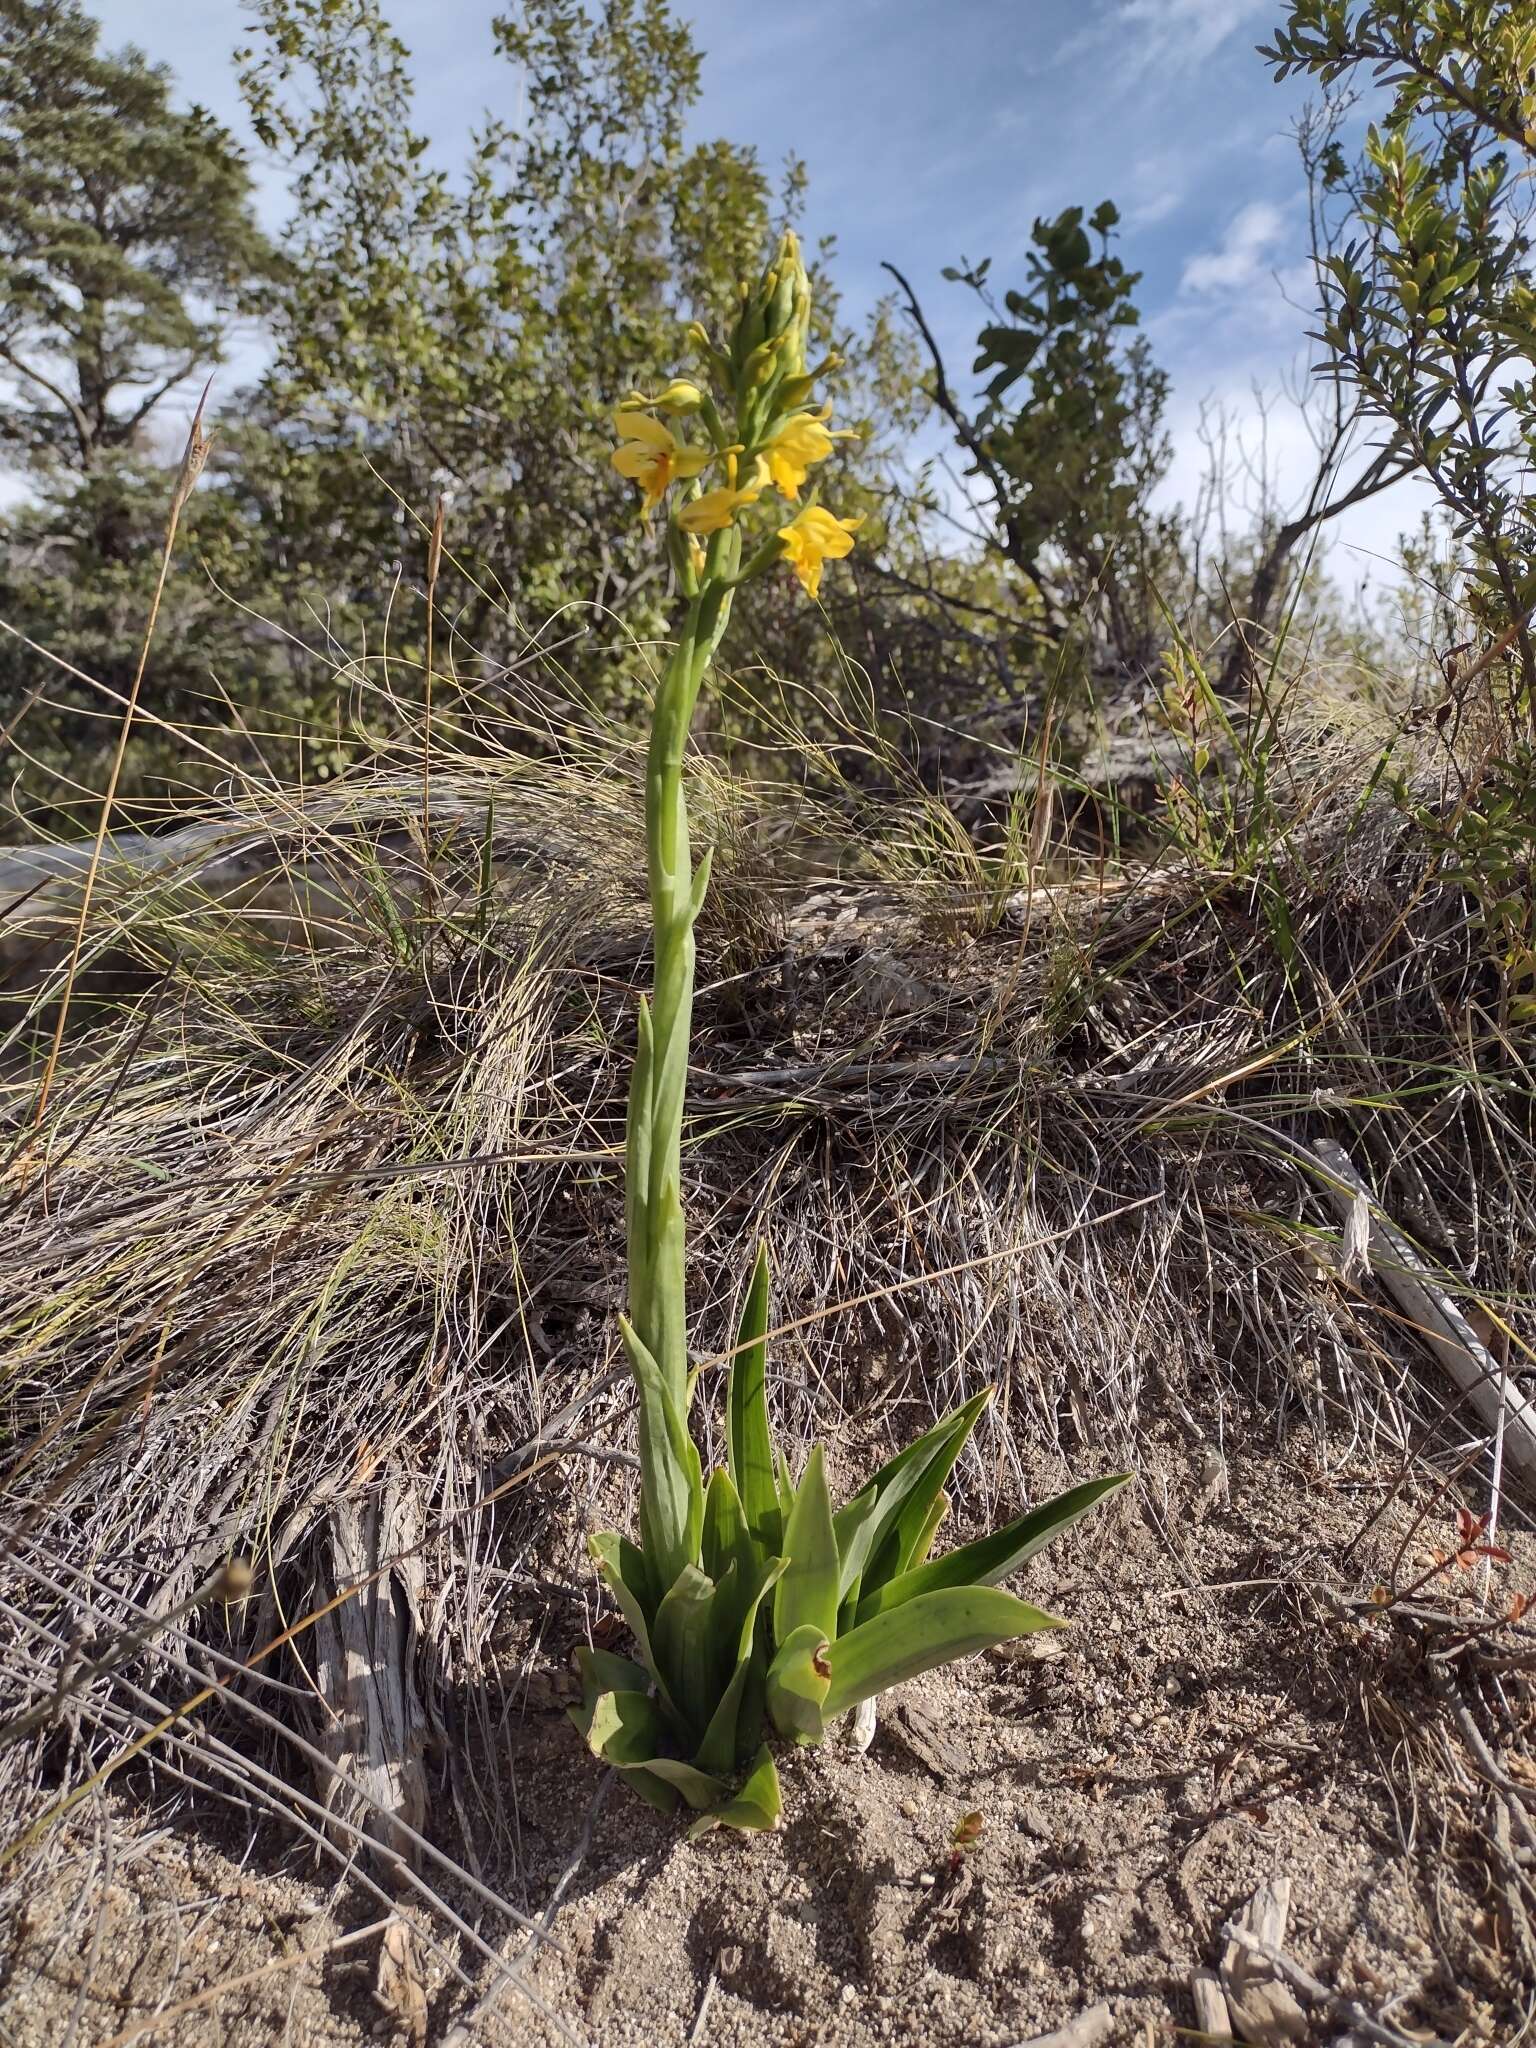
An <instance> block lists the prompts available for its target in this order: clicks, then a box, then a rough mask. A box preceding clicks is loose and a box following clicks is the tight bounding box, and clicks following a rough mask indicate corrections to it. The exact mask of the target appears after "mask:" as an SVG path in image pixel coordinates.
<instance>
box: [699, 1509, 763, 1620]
mask: <svg viewBox="0 0 1536 2048" xmlns="http://www.w3.org/2000/svg"><path fill="white" fill-rule="evenodd" d="M702 1558H703V1565H704V1569H705V1571H706V1572H707V1573H708V1574H709V1576H710V1578H712V1579H714V1580H716V1581H717V1582H718V1581H719V1580H721V1579H723V1578H724V1577H725V1574H726V1572H727V1570H728V1569H729V1568H730V1566H732V1565H735V1567H736V1581H735V1585H736V1594H737V1602H736V1604H737V1607H738V1609H740V1608H741V1607H742V1606H743V1605H744V1604H745V1602H746V1601H747V1600H749V1599H750V1598H751V1595H752V1588H753V1587H754V1586H755V1585H756V1584H757V1581H758V1579H759V1578H760V1577H761V1576H762V1570H763V1565H764V1564H765V1562H766V1559H764V1558H761V1557H759V1556H758V1554H757V1545H756V1544H755V1543H754V1542H753V1540H752V1532H751V1531H750V1529H748V1527H747V1520H746V1516H745V1515H744V1514H743V1513H742V1509H741V1500H740V1498H739V1496H738V1495H737V1492H736V1487H735V1483H734V1482H733V1480H732V1478H731V1475H730V1473H729V1472H726V1471H723V1470H721V1471H715V1472H712V1473H711V1474H710V1476H709V1485H708V1487H707V1489H706V1490H705V1494H704V1535H703V1540H702ZM740 1619H741V1617H740V1613H739V1612H738V1613H737V1614H736V1615H735V1616H734V1617H733V1619H732V1622H731V1625H730V1628H729V1630H728V1631H727V1632H728V1633H729V1634H734V1633H735V1629H736V1627H737V1626H738V1625H739V1622H740Z"/></svg>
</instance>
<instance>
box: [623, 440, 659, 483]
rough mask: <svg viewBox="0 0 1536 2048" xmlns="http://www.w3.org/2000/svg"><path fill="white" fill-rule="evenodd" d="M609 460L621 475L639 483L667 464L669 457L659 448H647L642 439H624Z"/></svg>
mask: <svg viewBox="0 0 1536 2048" xmlns="http://www.w3.org/2000/svg"><path fill="white" fill-rule="evenodd" d="M608 460H609V461H610V462H611V463H612V464H613V466H614V468H615V469H616V470H617V471H618V472H619V475H620V476H627V477H630V478H632V479H633V481H634V482H636V483H639V482H641V481H642V480H643V479H646V478H649V477H650V476H651V475H652V473H653V472H654V471H655V470H656V469H657V468H658V467H661V466H665V465H666V461H667V458H666V456H665V455H663V454H662V453H661V452H660V451H659V450H658V449H655V448H647V447H646V446H645V444H644V442H642V441H624V442H621V443H620V445H619V446H618V447H617V448H615V449H614V451H613V453H612V454H611V455H610V456H609V458H608Z"/></svg>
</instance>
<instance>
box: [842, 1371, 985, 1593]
mask: <svg viewBox="0 0 1536 2048" xmlns="http://www.w3.org/2000/svg"><path fill="white" fill-rule="evenodd" d="M991 1399H992V1389H991V1388H990V1387H984V1388H983V1389H982V1391H981V1392H980V1393H979V1394H973V1395H972V1397H971V1399H970V1400H969V1401H967V1402H965V1403H964V1404H963V1405H962V1406H961V1407H959V1408H956V1409H954V1410H953V1411H952V1412H951V1413H950V1414H948V1415H946V1416H944V1417H943V1419H942V1420H941V1421H939V1422H936V1423H935V1424H934V1425H933V1427H932V1429H929V1430H925V1431H924V1433H923V1434H922V1435H921V1436H920V1437H919V1438H918V1439H917V1441H916V1442H915V1443H911V1444H908V1446H907V1448H906V1449H905V1450H904V1451H898V1452H897V1454H896V1456H895V1457H894V1458H891V1459H890V1460H889V1461H888V1462H887V1463H886V1464H884V1465H882V1466H881V1468H880V1470H879V1471H878V1472H877V1473H876V1474H875V1476H874V1478H873V1479H872V1480H870V1482H869V1484H868V1485H867V1486H866V1487H864V1488H863V1489H862V1491H861V1492H860V1493H858V1494H857V1495H856V1496H855V1498H854V1499H853V1500H851V1501H850V1502H849V1503H848V1505H847V1507H845V1508H843V1509H842V1510H841V1512H840V1513H839V1514H838V1516H837V1521H836V1526H837V1533H838V1548H839V1551H840V1553H841V1556H842V1572H843V1591H844V1592H845V1593H846V1592H847V1591H848V1589H849V1588H850V1587H851V1586H852V1584H853V1583H854V1581H855V1580H856V1579H857V1580H860V1581H861V1582H862V1583H863V1585H864V1586H865V1588H873V1587H875V1586H878V1585H881V1584H883V1582H884V1581H885V1580H886V1579H887V1578H890V1577H891V1576H893V1575H894V1573H895V1572H896V1571H897V1570H899V1569H901V1564H900V1560H901V1558H902V1555H903V1553H904V1552H905V1551H906V1549H908V1548H909V1547H910V1546H911V1545H912V1544H914V1543H915V1542H916V1541H917V1538H918V1536H919V1534H920V1532H921V1530H922V1528H923V1527H924V1525H925V1524H926V1522H927V1519H928V1516H929V1514H930V1513H931V1511H932V1508H933V1503H934V1500H935V1498H936V1497H937V1495H938V1494H939V1493H940V1492H941V1491H942V1489H943V1485H944V1482H945V1480H946V1479H947V1478H948V1477H949V1475H950V1473H951V1471H952V1470H953V1469H954V1463H955V1460H956V1458H958V1457H959V1455H960V1453H961V1451H962V1449H963V1448H964V1446H965V1443H966V1439H967V1438H968V1437H969V1436H970V1434H971V1431H972V1430H973V1429H974V1428H975V1427H976V1423H977V1420H978V1418H979V1417H980V1415H981V1411H982V1410H983V1408H985V1407H986V1405H987V1403H988V1402H989V1401H990V1400H991ZM871 1496H873V1498H874V1500H875V1502H876V1507H875V1510H874V1512H873V1513H871V1512H870V1510H869V1507H868V1505H867V1503H868V1501H869V1499H870V1498H871ZM907 1514H910V1522H906V1521H904V1520H903V1517H904V1515H907Z"/></svg>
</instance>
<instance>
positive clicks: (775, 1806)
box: [688, 1742, 784, 1842]
mask: <svg viewBox="0 0 1536 2048" xmlns="http://www.w3.org/2000/svg"><path fill="white" fill-rule="evenodd" d="M783 1811H784V1801H783V1799H782V1798H781V1796H780V1793H779V1773H778V1767H777V1766H776V1765H775V1763H774V1761H773V1752H772V1751H771V1750H770V1749H769V1747H768V1745H767V1743H766V1742H765V1743H764V1744H763V1746H762V1748H761V1749H760V1750H759V1751H758V1752H757V1755H756V1757H755V1758H754V1759H753V1763H752V1769H751V1771H750V1772H749V1773H748V1775H747V1781H746V1783H745V1784H744V1785H743V1786H742V1788H741V1790H740V1791H739V1792H738V1793H737V1794H736V1796H735V1798H734V1799H728V1800H727V1801H726V1803H725V1805H724V1806H717V1807H715V1808H714V1809H713V1811H712V1812H709V1813H703V1814H700V1816H699V1818H698V1819H697V1820H696V1821H695V1822H694V1823H693V1826H692V1827H691V1828H689V1830H688V1839H689V1841H690V1842H692V1841H697V1839H698V1837H699V1836H700V1835H707V1834H708V1833H709V1831H710V1829H711V1828H740V1829H742V1830H743V1831H749V1832H761V1833H765V1834H766V1833H769V1832H771V1831H772V1830H773V1829H774V1828H776V1827H777V1826H778V1824H779V1817H780V1815H781V1814H782V1813H783Z"/></svg>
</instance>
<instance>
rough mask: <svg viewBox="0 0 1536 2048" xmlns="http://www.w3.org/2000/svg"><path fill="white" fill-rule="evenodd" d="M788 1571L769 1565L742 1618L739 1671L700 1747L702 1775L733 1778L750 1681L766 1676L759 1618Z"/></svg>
mask: <svg viewBox="0 0 1536 2048" xmlns="http://www.w3.org/2000/svg"><path fill="white" fill-rule="evenodd" d="M783 1570H784V1560H783V1558H781V1557H776V1558H774V1559H773V1560H772V1562H771V1563H770V1564H769V1565H768V1567H767V1569H766V1570H765V1571H764V1572H763V1574H762V1576H761V1577H760V1578H759V1580H758V1582H757V1585H756V1586H755V1587H754V1588H753V1590H752V1597H751V1599H750V1600H749V1601H748V1602H747V1607H746V1611H745V1613H744V1614H743V1615H742V1617H741V1625H740V1629H739V1631H738V1633H737V1638H736V1667H735V1669H734V1670H733V1671H732V1673H731V1676H730V1682H729V1683H728V1684H727V1686H726V1688H725V1691H724V1692H723V1693H722V1694H721V1695H720V1704H719V1706H718V1707H716V1709H715V1711H714V1713H713V1715H712V1716H711V1717H710V1723H709V1726H708V1727H707V1728H706V1729H705V1731H704V1740H703V1741H702V1742H701V1743H700V1744H699V1747H698V1750H697V1751H696V1753H695V1756H694V1762H695V1763H696V1764H697V1765H698V1767H699V1769H700V1770H701V1771H712V1772H713V1773H714V1774H715V1775H716V1776H718V1777H724V1776H726V1775H728V1774H729V1772H730V1771H731V1770H732V1768H733V1767H734V1765H735V1762H736V1756H737V1752H738V1750H739V1749H740V1748H741V1747H742V1744H743V1730H742V1718H741V1717H742V1709H743V1705H744V1703H747V1702H748V1701H749V1689H748V1681H749V1679H750V1678H751V1677H752V1676H753V1674H754V1672H756V1673H757V1674H758V1676H759V1677H761V1675H762V1665H763V1657H762V1653H761V1651H760V1650H759V1648H758V1641H757V1636H758V1628H757V1617H758V1612H759V1610H760V1608H761V1606H762V1603H763V1600H764V1598H765V1597H766V1596H767V1594H768V1592H769V1590H770V1588H772V1587H773V1586H775V1585H776V1584H777V1583H778V1581H779V1578H780V1575H781V1574H782V1572H783ZM757 1713H758V1717H759V1722H760V1721H761V1716H762V1707H761V1704H759V1705H758V1707H757ZM759 1732H760V1730H759V1728H758V1727H752V1728H749V1729H748V1730H747V1731H746V1734H747V1736H748V1737H753V1736H756V1735H757V1734H758V1733H759Z"/></svg>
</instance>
